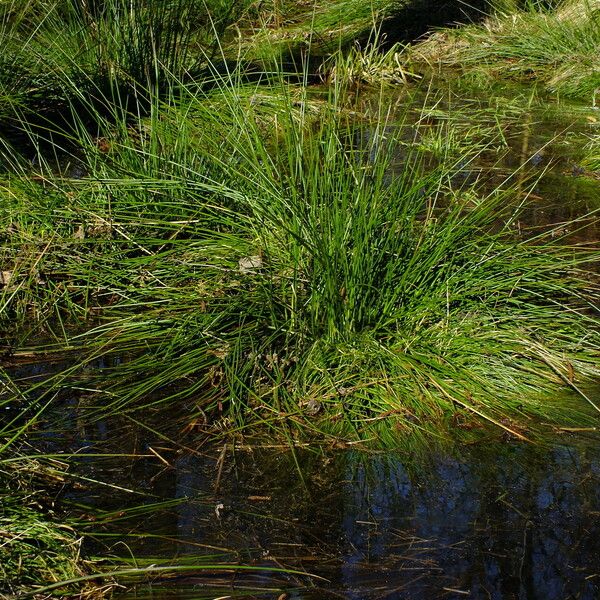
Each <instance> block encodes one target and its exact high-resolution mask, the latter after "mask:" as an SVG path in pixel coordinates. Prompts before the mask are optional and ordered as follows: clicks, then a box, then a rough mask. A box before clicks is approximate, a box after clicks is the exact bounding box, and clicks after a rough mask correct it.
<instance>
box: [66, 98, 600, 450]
mask: <svg viewBox="0 0 600 600" xmlns="http://www.w3.org/2000/svg"><path fill="white" fill-rule="evenodd" d="M221 93H222V95H221V96H220V102H219V110H214V109H213V108H211V102H210V99H208V100H207V98H206V97H205V96H204V95H198V94H196V95H191V96H190V97H189V98H188V99H187V104H186V108H185V110H183V109H182V108H181V106H182V105H181V104H178V105H177V107H171V108H169V107H168V106H162V107H161V108H160V114H161V115H164V116H165V118H163V119H161V120H160V125H157V126H156V127H150V128H149V129H147V132H148V133H147V137H146V138H143V139H140V138H139V137H133V138H132V137H127V136H126V135H125V134H124V132H125V131H126V130H130V129H127V128H130V127H131V124H130V123H129V124H128V125H127V127H126V128H123V129H121V130H119V128H117V129H116V130H115V128H114V126H111V127H110V128H107V132H106V135H107V139H108V136H109V135H110V131H112V132H113V135H114V139H113V140H109V142H110V145H111V147H112V148H113V151H112V153H109V154H103V153H100V154H98V152H95V153H94V152H93V151H91V150H90V152H89V154H88V157H87V158H88V164H87V169H88V173H89V175H88V177H87V178H85V179H84V180H82V181H81V182H78V183H77V186H76V188H75V189H74V195H73V196H72V198H73V199H72V201H71V203H70V208H72V207H73V206H74V205H77V204H78V203H81V204H82V206H83V205H85V204H86V203H88V202H89V201H90V199H91V198H94V202H95V203H96V204H95V208H94V214H96V215H100V216H102V218H104V219H105V220H106V221H107V222H110V223H111V234H110V240H108V241H107V242H106V243H104V244H103V245H102V246H101V247H100V246H97V245H96V241H94V240H89V241H86V242H84V244H83V246H81V245H80V246H79V247H80V248H84V247H85V244H89V247H88V254H87V258H86V252H76V253H75V256H76V257H77V258H76V260H73V261H69V260H68V259H67V263H66V264H65V265H63V268H64V270H65V272H67V273H69V276H70V277H71V279H72V280H75V281H80V282H82V281H85V282H86V285H87V286H89V287H88V289H93V290H95V292H94V300H93V302H95V303H97V305H98V307H99V308H101V312H100V314H101V315H102V321H101V323H100V324H99V325H98V326H97V327H94V328H93V329H92V330H91V331H90V332H89V333H87V334H83V335H80V336H69V335H67V340H68V342H67V343H68V345H69V346H70V347H73V346H79V347H80V348H81V351H82V352H83V353H84V354H85V353H87V355H88V356H89V357H90V360H91V359H92V357H93V358H94V359H97V357H98V356H101V355H113V356H115V357H117V360H113V361H112V362H110V363H107V364H108V366H106V367H105V368H103V369H101V371H100V372H98V373H97V375H96V376H92V379H93V383H92V384H90V383H88V384H86V387H87V388H93V387H94V388H96V389H97V390H99V393H100V395H101V397H102V398H103V400H102V401H100V400H97V401H95V402H94V404H95V406H96V407H102V408H97V410H99V411H101V412H105V411H109V412H110V411H129V410H135V409H140V408H143V407H144V406H148V404H149V403H150V404H155V403H161V402H162V403H172V404H173V403H181V402H183V406H186V409H185V411H186V413H187V416H186V418H188V419H190V420H191V419H193V418H194V415H195V414H196V417H198V415H202V416H201V420H203V421H205V422H206V423H208V422H210V423H212V426H213V427H215V428H217V429H219V428H224V429H226V430H228V431H230V432H231V431H235V430H237V429H238V428H246V427H248V426H250V425H262V426H265V425H266V426H269V427H274V428H275V430H276V431H277V432H278V434H281V432H282V431H283V432H286V431H288V432H290V435H305V434H306V433H308V432H312V434H317V435H331V436H334V437H336V438H343V439H346V440H367V439H372V438H378V439H380V440H390V441H391V440H397V438H398V435H400V436H401V435H403V434H407V433H414V434H417V435H421V434H425V433H429V434H436V433H439V432H440V430H444V429H445V428H449V427H452V424H453V423H454V424H457V423H458V424H460V425H461V426H462V425H463V424H464V425H465V427H466V426H467V425H468V426H471V425H472V424H473V421H476V422H477V421H479V422H480V421H481V420H483V421H488V422H491V423H493V424H495V425H497V426H498V427H500V428H502V429H505V430H507V431H510V432H511V433H512V434H514V435H517V436H524V435H526V433H524V432H523V430H526V429H528V428H529V426H530V421H529V419H530V418H531V417H533V416H536V417H538V418H539V417H542V418H543V419H545V420H548V419H549V420H552V421H560V420H561V419H562V420H566V421H572V420H577V419H582V420H586V419H587V418H588V417H585V416H584V414H583V413H585V412H586V410H585V408H584V407H585V406H588V404H586V402H585V400H586V399H587V400H588V401H589V403H590V404H592V403H593V401H592V400H591V399H590V398H587V396H585V393H584V392H583V391H582V389H581V387H580V386H581V382H584V381H585V380H586V379H589V378H592V377H596V376H597V375H598V374H599V367H598V356H599V355H598V351H599V348H600V344H599V341H600V340H599V333H598V328H597V319H596V317H595V313H594V311H595V310H597V300H598V285H597V280H596V279H595V277H594V275H593V274H592V273H591V270H592V266H591V265H592V263H593V261H596V260H597V258H598V256H597V251H594V250H593V249H590V248H588V249H586V248H585V247H576V246H574V245H572V244H569V243H568V241H567V240H565V239H564V238H561V237H560V236H555V235H554V234H553V233H549V234H548V235H538V236H533V237H523V236H520V235H519V234H518V227H517V224H516V222H517V219H518V218H519V216H520V214H521V210H522V208H523V207H522V178H521V177H519V178H518V179H519V185H516V184H515V185H513V184H512V183H511V181H510V179H509V180H507V181H506V182H505V185H504V186H501V188H500V189H496V190H494V191H493V192H491V193H483V192H482V190H481V188H480V187H479V186H478V184H477V183H475V184H474V185H466V184H464V183H460V182H459V181H457V178H456V177H455V175H456V173H457V171H459V170H464V168H465V161H467V164H468V161H469V160H473V159H474V158H475V156H476V152H475V151H474V152H473V153H472V155H471V156H469V153H468V150H466V149H464V150H463V152H462V156H461V157H460V165H459V164H458V163H457V162H456V161H455V159H451V158H448V159H447V160H445V159H444V157H443V156H436V164H435V165H433V166H432V165H431V163H430V162H429V163H428V161H427V160H426V159H425V157H424V153H426V151H424V150H420V149H419V148H414V147H410V149H409V150H406V148H407V145H406V141H405V140H406V135H407V131H410V128H407V127H405V126H403V125H402V124H401V123H400V124H399V123H395V124H392V123H386V122H385V119H383V117H382V116H381V115H380V117H381V118H380V119H379V124H368V125H367V124H364V123H363V124H362V125H360V124H359V123H357V122H356V121H355V120H349V118H348V115H349V112H348V111H347V110H345V109H344V110H341V107H340V106H339V105H338V104H337V100H336V97H335V95H334V96H332V98H331V99H330V101H329V105H328V106H327V107H326V108H322V109H321V112H320V113H319V118H318V119H315V116H314V114H313V113H312V112H311V111H308V110H303V109H302V108H301V109H300V111H298V110H297V108H296V107H297V100H295V101H294V102H292V103H291V104H290V106H289V108H288V110H287V111H285V110H284V111H282V112H281V113H279V114H278V116H277V118H275V119H271V120H267V121H265V118H264V114H263V113H261V111H260V106H257V105H256V103H253V102H250V103H246V102H244V101H243V100H242V98H240V97H239V96H238V95H237V93H236V90H235V89H233V90H227V89H223V90H222V91H221ZM245 97H246V98H247V97H248V96H247V95H246V96H245ZM308 104H309V102H308V99H306V101H305V102H304V103H300V106H301V107H302V106H304V107H306V106H308ZM157 106H158V105H157ZM207 107H208V108H207ZM170 110H172V111H173V112H172V113H171V114H172V115H173V118H169V117H168V115H169V111H170ZM142 126H143V123H140V124H139V126H138V130H141V129H142V128H143V127H142ZM119 131H121V133H119ZM166 141H168V146H167V145H166V143H167V142H166ZM88 147H90V148H91V146H88ZM459 179H460V178H459ZM460 181H463V180H462V179H460ZM109 209H110V215H109V214H108V213H107V212H106V211H107V210H109ZM102 211H104V212H102ZM67 254H68V253H67ZM118 357H126V360H123V359H122V358H118ZM59 381H60V385H65V382H66V379H65V377H64V376H62V377H61V378H59ZM78 385H80V384H78ZM565 390H571V391H577V393H580V394H581V396H582V398H581V404H580V405H579V410H578V411H573V409H572V406H571V405H568V403H565V401H563V400H560V399H559V394H560V393H561V391H562V392H564V391H565ZM567 405H568V406H567ZM282 428H283V429H282Z"/></svg>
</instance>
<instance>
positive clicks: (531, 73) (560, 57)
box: [412, 0, 600, 104]
mask: <svg viewBox="0 0 600 600" xmlns="http://www.w3.org/2000/svg"><path fill="white" fill-rule="evenodd" d="M560 4H561V6H560V8H557V9H552V8H547V7H546V8H545V7H544V4H542V3H536V2H530V3H526V7H525V8H522V9H518V8H515V7H505V8H504V9H503V10H499V12H498V13H497V14H495V15H494V16H490V17H489V18H488V19H487V20H486V21H485V23H484V24H482V25H472V26H466V27H462V28H459V29H455V30H444V31H442V32H439V33H436V34H434V35H433V36H431V38H430V39H428V40H426V41H425V42H424V43H423V44H421V45H417V46H416V48H415V49H414V51H413V52H412V55H413V57H414V58H415V59H416V60H426V61H427V62H430V63H432V62H433V63H440V64H441V65H444V66H455V67H459V68H462V69H464V70H466V71H468V72H470V73H473V72H475V73H480V74H481V75H482V76H484V77H485V78H486V80H487V82H488V84H489V83H490V82H491V81H493V80H494V79H496V78H498V77H504V78H513V79H518V80H520V81H531V80H532V79H533V80H537V81H540V82H541V83H542V84H544V85H545V86H546V88H547V89H548V90H550V91H552V92H556V93H558V94H560V95H561V96H570V97H576V98H579V99H581V100H584V101H586V102H589V103H590V104H591V103H592V99H593V96H594V93H595V90H596V89H597V88H598V87H600V71H599V69H598V61H597V50H598V46H599V44H600V16H599V15H600V12H599V7H598V5H597V3H596V2H593V1H591V0H572V1H570V2H562V3H560Z"/></svg>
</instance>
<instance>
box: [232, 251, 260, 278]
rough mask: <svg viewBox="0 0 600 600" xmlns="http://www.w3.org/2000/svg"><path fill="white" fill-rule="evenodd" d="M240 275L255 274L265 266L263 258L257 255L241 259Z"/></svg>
mask: <svg viewBox="0 0 600 600" xmlns="http://www.w3.org/2000/svg"><path fill="white" fill-rule="evenodd" d="M238 264H239V267H240V273H245V274H247V273H254V272H255V271H256V269H260V268H261V267H262V266H263V261H262V258H261V257H260V256H259V255H258V254H257V255H255V256H246V257H245V258H240V261H239V263H238Z"/></svg>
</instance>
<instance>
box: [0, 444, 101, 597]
mask: <svg viewBox="0 0 600 600" xmlns="http://www.w3.org/2000/svg"><path fill="white" fill-rule="evenodd" d="M3 458H4V455H3V456H1V457H0V489H2V493H1V494H0V538H1V539H2V544H0V595H4V597H8V596H9V595H12V594H19V593H22V592H26V591H29V590H30V589H31V587H32V586H39V585H44V584H45V585H51V584H54V583H56V582H58V581H69V580H77V579H79V578H80V577H82V576H85V575H87V574H89V573H90V565H89V564H88V563H86V561H85V560H84V559H83V557H82V555H81V544H82V539H81V537H79V536H78V535H77V534H76V532H75V531H74V530H73V528H71V527H70V526H69V525H67V524H65V523H61V522H60V518H58V517H57V516H56V515H53V510H52V508H50V507H49V506H48V505H47V498H46V496H47V494H46V493H40V492H36V491H33V487H39V486H40V484H41V483H44V484H45V485H48V483H49V480H47V479H43V480H41V481H37V482H36V483H35V485H32V483H31V478H32V474H37V475H38V477H39V476H40V475H41V477H42V478H43V477H44V476H43V471H44V468H43V467H42V466H41V465H40V463H39V462H38V461H36V460H35V459H24V458H23V460H22V461H20V462H19V463H17V464H15V463H13V462H6V463H5V462H4V460H3ZM83 587H84V586H83V585H77V586H75V587H74V588H73V589H76V590H78V591H79V592H82V591H84V590H83V589H82V588H83ZM72 591H73V590H72ZM97 596H99V594H97Z"/></svg>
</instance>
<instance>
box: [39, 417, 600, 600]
mask: <svg viewBox="0 0 600 600" xmlns="http://www.w3.org/2000/svg"><path fill="white" fill-rule="evenodd" d="M61 414H62V419H61V421H62V423H61V430H60V431H57V430H55V429H54V427H50V426H49V425H48V426H47V428H45V430H43V431H40V434H41V438H40V439H39V445H38V447H39V449H40V450H44V451H49V452H58V453H62V452H65V453H69V454H71V456H73V454H72V453H75V460H74V463H75V464H74V467H73V472H74V473H76V474H77V475H78V476H82V477H84V478H85V480H84V481H85V486H82V487H81V488H80V487H79V486H75V487H71V488H70V489H69V490H68V491H67V492H66V495H65V499H66V501H67V503H68V504H72V506H73V507H77V511H76V512H80V511H81V510H83V512H84V514H87V513H89V515H90V522H88V523H86V522H85V520H84V521H83V522H82V527H84V528H85V529H88V530H89V533H90V534H91V537H92V538H95V539H96V541H97V543H98V546H96V547H94V545H93V544H92V545H90V547H89V548H88V551H89V552H92V553H93V552H100V551H101V553H102V554H104V555H105V554H106V549H105V548H106V545H108V547H109V551H108V553H109V554H111V555H114V556H120V557H123V558H125V559H129V558H131V556H134V557H135V561H133V562H134V564H138V565H140V566H144V565H149V564H155V565H163V566H164V565H188V566H190V568H191V570H190V571H186V572H185V573H182V574H181V573H180V574H178V575H177V574H174V575H172V576H171V577H168V578H166V579H165V578H162V579H159V578H157V577H156V576H155V581H154V583H147V582H144V583H138V584H133V583H132V584H131V585H128V586H127V587H126V588H124V589H123V590H122V591H117V592H116V593H117V594H118V596H117V597H119V598H123V600H125V598H128V599H129V598H156V599H159V598H169V599H170V598H190V599H191V598H202V599H204V598H206V599H209V598H210V599H216V598H229V597H231V598H237V597H251V598H274V599H275V598H277V599H279V598H289V599H290V600H291V599H295V600H300V599H309V598H310V599H315V600H316V599H318V598H327V599H329V598H331V599H333V598H348V599H355V600H361V599H364V600H367V599H376V598H377V599H383V598H386V599H390V600H394V599H397V600H399V599H404V598H407V599H413V598H414V599H417V598H423V599H429V598H447V599H459V598H482V599H483V598H493V599H498V600H500V599H519V600H521V599H540V600H542V599H543V600H554V599H555V600H564V599H568V598H579V599H589V600H592V599H595V598H598V597H599V596H600V521H599V519H598V517H599V516H600V445H599V444H598V438H597V437H592V434H583V435H587V436H590V437H587V438H582V437H581V434H580V436H579V437H578V438H575V437H573V434H570V433H563V434H562V437H560V436H558V437H557V439H556V440H555V441H554V445H552V446H548V447H545V448H543V447H540V446H534V445H527V444H522V443H516V442H513V441H509V440H506V439H499V438H498V437H497V436H495V437H492V436H490V438H489V439H488V440H487V441H486V440H483V441H482V442H480V443H477V444H474V445H471V446H469V447H467V448H463V449H461V450H460V451H459V452H458V451H454V452H451V451H448V452H442V451H440V450H437V451H433V450H432V451H431V452H429V453H424V454H423V455H422V456H419V457H416V456H412V455H410V454H406V453H405V454H400V453H398V454H396V453H393V452H386V453H366V452H362V451H359V450H357V449H348V448H346V449H338V450H331V449H330V450H329V451H322V450H320V451H317V450H314V449H313V450H310V449H308V448H296V449H295V450H293V451H292V450H290V448H286V447H285V446H277V445H265V444H263V445H262V446H260V445H254V446H252V445H245V444H241V443H240V444H238V445H235V446H234V445H233V444H232V443H230V444H227V445H224V446H223V445H221V446H206V447H203V444H202V439H201V438H200V437H196V436H195V434H188V435H187V436H186V437H185V438H184V442H185V443H186V446H187V447H181V446H177V445H172V444H171V443H168V442H166V441H165V439H164V432H163V433H161V434H160V435H159V434H158V433H157V432H155V431H152V430H153V429H154V427H155V426H156V422H155V423H154V426H148V425H147V424H146V425H143V426H140V423H137V424H132V422H131V421H129V420H128V419H122V418H120V419H114V420H112V421H102V420H100V421H97V422H96V423H95V424H94V425H90V424H86V423H84V422H83V421H82V420H80V419H79V418H78V411H77V409H76V408H75V406H74V405H73V406H72V407H71V409H70V410H64V409H63V410H62V411H61ZM65 417H66V418H65ZM156 417H158V419H159V422H161V423H162V422H165V414H163V415H155V418H154V419H153V421H156ZM53 421H54V422H55V424H56V421H55V420H53ZM172 429H173V431H174V430H175V429H176V428H172ZM173 435H175V433H173ZM594 435H595V434H594ZM557 442H561V444H558V443H557ZM99 454H103V455H104V456H99ZM117 454H118V456H117ZM86 455H87V456H86ZM71 460H72V459H71ZM92 480H95V481H98V482H108V483H109V485H103V484H94V483H92V482H91V481H92ZM126 490H129V491H126ZM94 520H96V522H93V521H94ZM202 564H206V565H211V564H221V565H222V566H221V569H217V568H214V569H209V570H202V569H201V568H198V570H194V568H193V567H192V565H202ZM223 565H230V566H231V567H232V569H226V568H223ZM236 565H242V566H251V567H262V568H264V570H262V571H257V572H244V571H240V570H236V569H235V566H236ZM273 569H275V571H274V570H273ZM277 569H293V570H295V571H300V572H306V574H307V575H300V574H292V573H284V572H281V571H277ZM282 594H286V595H283V596H282Z"/></svg>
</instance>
